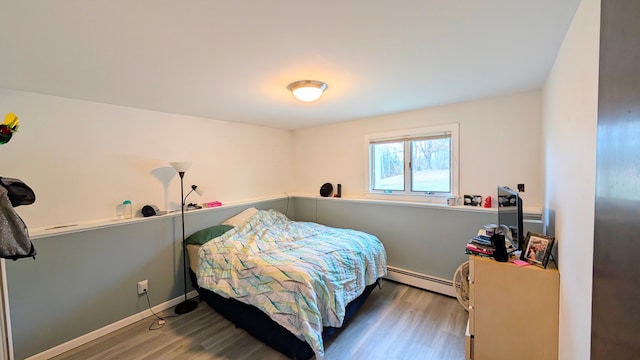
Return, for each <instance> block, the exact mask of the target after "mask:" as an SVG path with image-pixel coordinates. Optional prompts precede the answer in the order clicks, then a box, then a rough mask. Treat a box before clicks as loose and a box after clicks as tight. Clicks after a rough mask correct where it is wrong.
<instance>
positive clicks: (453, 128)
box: [365, 123, 460, 200]
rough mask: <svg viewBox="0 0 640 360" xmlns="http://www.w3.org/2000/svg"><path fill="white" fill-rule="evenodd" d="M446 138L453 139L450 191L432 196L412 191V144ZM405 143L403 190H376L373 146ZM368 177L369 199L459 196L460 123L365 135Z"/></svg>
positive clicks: (427, 198) (416, 198) (431, 194)
mask: <svg viewBox="0 0 640 360" xmlns="http://www.w3.org/2000/svg"><path fill="white" fill-rule="evenodd" d="M443 135H450V136H451V164H450V166H451V167H450V169H451V184H450V186H451V192H448V193H445V192H437V193H431V192H429V191H427V192H425V191H411V187H412V183H411V180H412V173H411V168H410V167H409V161H411V160H412V159H411V157H412V151H411V150H412V149H411V141H414V140H420V139H424V138H430V137H438V136H440V137H441V136H443ZM396 140H397V142H403V144H404V190H402V191H401V190H391V191H389V190H375V189H373V184H374V180H373V177H374V173H373V171H374V167H375V166H374V156H373V146H372V145H374V144H376V143H382V142H396ZM365 147H366V154H367V155H366V159H367V167H366V168H367V174H366V189H365V193H366V194H368V195H369V196H373V197H379V198H384V199H394V198H397V199H401V200H429V199H432V198H447V197H452V196H453V197H457V196H458V194H459V191H458V188H459V174H460V172H459V124H457V123H452V124H443V125H435V126H429V127H422V128H415V129H405V130H397V131H390V132H384V133H375V134H367V135H365Z"/></svg>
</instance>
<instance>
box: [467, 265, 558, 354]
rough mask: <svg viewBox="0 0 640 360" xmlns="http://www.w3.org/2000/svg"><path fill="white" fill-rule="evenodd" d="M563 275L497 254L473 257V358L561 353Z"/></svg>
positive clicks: (469, 336) (469, 341)
mask: <svg viewBox="0 0 640 360" xmlns="http://www.w3.org/2000/svg"><path fill="white" fill-rule="evenodd" d="M559 288H560V274H559V272H558V270H557V268H556V267H555V264H553V262H549V264H548V266H547V268H546V269H542V268H539V267H536V266H533V265H529V266H517V265H515V264H513V263H511V262H505V263H501V262H497V261H495V260H493V259H492V258H486V257H480V256H473V255H472V256H470V257H469V290H470V293H469V324H468V331H467V341H466V344H467V349H466V354H467V355H466V357H467V359H473V360H501V359H509V360H511V359H521V360H522V359H532V360H533V359H535V360H555V359H557V358H558V299H559V297H558V292H559Z"/></svg>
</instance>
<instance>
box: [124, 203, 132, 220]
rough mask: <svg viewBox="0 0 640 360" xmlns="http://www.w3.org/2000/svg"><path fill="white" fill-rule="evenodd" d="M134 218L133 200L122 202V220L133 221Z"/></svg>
mask: <svg viewBox="0 0 640 360" xmlns="http://www.w3.org/2000/svg"><path fill="white" fill-rule="evenodd" d="M132 217H133V210H131V200H125V201H123V202H122V218H123V219H131V218H132Z"/></svg>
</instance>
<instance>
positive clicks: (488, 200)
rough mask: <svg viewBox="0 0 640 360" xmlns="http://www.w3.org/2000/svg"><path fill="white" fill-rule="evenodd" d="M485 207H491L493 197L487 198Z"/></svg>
mask: <svg viewBox="0 0 640 360" xmlns="http://www.w3.org/2000/svg"><path fill="white" fill-rule="evenodd" d="M484 207H486V208H490V207H491V196H487V198H486V199H485V200H484Z"/></svg>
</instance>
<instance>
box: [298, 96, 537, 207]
mask: <svg viewBox="0 0 640 360" xmlns="http://www.w3.org/2000/svg"><path fill="white" fill-rule="evenodd" d="M541 101H542V100H541V93H540V92H538V91H532V92H526V93H522V94H515V95H509V96H503V97H496V98H490V99H484V100H479V101H473V102H466V103H460V104H453V105H448V106H441V107H436V108H429V109H424V110H418V111H412V112H405V113H398V114H392V115H388V116H382V117H376V118H369V119H363V120H357V121H351V122H345V123H339V124H334V125H328V126H321V127H315V128H308V129H302V130H294V174H295V176H296V181H295V186H296V188H295V191H296V192H299V193H306V194H318V192H319V189H320V186H321V185H322V184H324V183H325V182H330V183H332V184H334V186H335V184H338V183H340V184H342V191H343V196H345V197H363V196H364V192H365V188H366V174H367V154H366V152H365V145H364V136H365V134H370V133H378V132H385V131H391V130H399V129H410V128H418V127H425V126H431V125H439V124H447V123H459V124H460V192H461V194H479V195H482V196H483V198H484V197H485V196H487V195H492V196H493V197H495V193H496V186H497V185H508V186H510V187H512V188H514V189H515V188H516V185H517V184H518V183H524V184H525V186H526V191H525V193H523V194H522V196H523V198H524V200H525V207H537V208H540V207H541V206H542V186H541V184H542V175H541V173H540V168H541V161H540V153H541V147H540V146H541V145H540V143H541V140H540V134H541V133H540V131H541V130H540V129H541V122H540V119H541V106H542V105H541ZM493 203H494V206H495V201H494V202H493Z"/></svg>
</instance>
